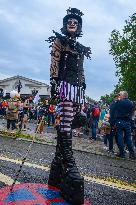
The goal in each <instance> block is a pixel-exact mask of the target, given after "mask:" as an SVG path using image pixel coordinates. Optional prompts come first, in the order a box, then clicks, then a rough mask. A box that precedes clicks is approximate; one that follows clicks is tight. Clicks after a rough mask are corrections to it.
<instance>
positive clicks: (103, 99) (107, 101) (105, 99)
mask: <svg viewBox="0 0 136 205" xmlns="http://www.w3.org/2000/svg"><path fill="white" fill-rule="evenodd" d="M113 98H114V93H111V94H110V95H107V94H106V95H104V96H101V98H100V100H101V102H102V104H103V105H105V104H107V105H110V104H111V102H112V101H113Z"/></svg>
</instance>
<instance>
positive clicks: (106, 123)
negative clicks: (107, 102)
mask: <svg viewBox="0 0 136 205" xmlns="http://www.w3.org/2000/svg"><path fill="white" fill-rule="evenodd" d="M109 117H110V115H109V113H107V114H105V117H104V119H103V122H102V125H101V129H103V130H104V147H103V148H104V149H105V150H108V146H109V138H110V122H109Z"/></svg>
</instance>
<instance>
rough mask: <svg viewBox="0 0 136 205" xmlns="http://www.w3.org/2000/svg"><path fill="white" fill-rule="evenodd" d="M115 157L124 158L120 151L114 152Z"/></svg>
mask: <svg viewBox="0 0 136 205" xmlns="http://www.w3.org/2000/svg"><path fill="white" fill-rule="evenodd" d="M115 156H116V157H120V158H125V155H122V154H120V153H117V154H115Z"/></svg>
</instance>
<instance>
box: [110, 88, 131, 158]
mask: <svg viewBox="0 0 136 205" xmlns="http://www.w3.org/2000/svg"><path fill="white" fill-rule="evenodd" d="M119 97H120V100H119V101H117V102H116V104H115V109H114V112H113V114H116V129H117V139H118V147H119V153H118V154H117V156H118V157H125V151H124V137H123V132H125V140H126V143H127V147H128V150H129V157H130V158H131V159H135V153H134V148H133V145H132V138H131V121H132V114H133V103H132V102H131V101H130V100H129V99H128V93H127V92H126V91H121V92H120V93H119Z"/></svg>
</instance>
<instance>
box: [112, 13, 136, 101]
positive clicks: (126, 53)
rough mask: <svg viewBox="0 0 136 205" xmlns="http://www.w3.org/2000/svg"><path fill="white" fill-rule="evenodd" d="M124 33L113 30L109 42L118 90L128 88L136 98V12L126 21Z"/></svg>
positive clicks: (135, 98) (133, 97)
mask: <svg viewBox="0 0 136 205" xmlns="http://www.w3.org/2000/svg"><path fill="white" fill-rule="evenodd" d="M125 23H126V24H125V26H124V29H123V35H121V34H120V33H119V31H117V30H113V31H112V33H111V38H110V39H109V43H110V46H111V49H110V54H111V55H113V59H114V61H115V65H116V69H117V70H116V76H118V77H119V82H118V84H117V86H116V89H115V91H116V90H126V91H127V92H128V94H129V97H130V98H131V99H132V100H136V13H134V14H133V15H132V16H131V17H130V19H129V20H126V21H125Z"/></svg>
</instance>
